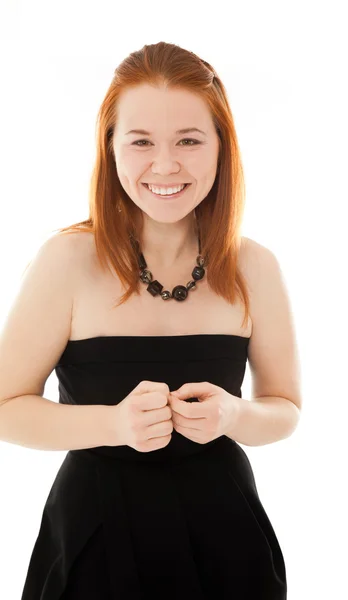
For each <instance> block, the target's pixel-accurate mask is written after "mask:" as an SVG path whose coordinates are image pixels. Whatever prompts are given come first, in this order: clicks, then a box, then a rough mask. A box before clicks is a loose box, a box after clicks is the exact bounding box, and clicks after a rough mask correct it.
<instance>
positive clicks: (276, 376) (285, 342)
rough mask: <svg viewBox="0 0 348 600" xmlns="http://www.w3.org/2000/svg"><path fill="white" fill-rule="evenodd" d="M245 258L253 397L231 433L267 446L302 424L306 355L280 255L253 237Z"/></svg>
mask: <svg viewBox="0 0 348 600" xmlns="http://www.w3.org/2000/svg"><path fill="white" fill-rule="evenodd" d="M240 263H241V268H242V271H243V275H244V276H245V277H246V279H247V283H248V286H249V289H250V311H251V316H252V335H251V337H250V343H249V346H248V362H249V366H250V370H251V376H252V399H251V400H245V399H242V398H241V399H240V411H239V416H238V417H237V420H236V423H235V424H234V426H233V431H230V432H229V433H228V434H227V435H228V437H231V438H232V439H234V440H235V441H237V442H238V441H239V442H240V443H242V444H245V445H247V446H261V445H264V444H271V443H272V442H276V441H278V440H281V439H284V438H287V437H289V436H290V435H291V434H292V433H293V431H294V430H295V429H296V427H297V424H298V421H299V418H300V414H301V408H302V394H301V377H300V361H299V356H298V348H297V343H296V332H295V326H294V320H293V314H292V309H291V303H290V298H289V294H288V292H287V288H286V283H285V277H284V274H283V272H282V270H281V267H280V264H279V262H278V260H277V258H276V257H275V255H274V254H273V252H271V251H270V250H268V248H266V247H264V246H262V245H261V244H257V243H256V242H255V241H254V240H251V239H250V238H247V243H246V244H245V247H244V251H243V253H242V254H241V260H240Z"/></svg>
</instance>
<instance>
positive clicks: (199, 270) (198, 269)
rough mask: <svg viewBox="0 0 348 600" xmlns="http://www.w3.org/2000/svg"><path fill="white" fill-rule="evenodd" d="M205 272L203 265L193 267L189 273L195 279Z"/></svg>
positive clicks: (200, 277) (202, 275)
mask: <svg viewBox="0 0 348 600" xmlns="http://www.w3.org/2000/svg"><path fill="white" fill-rule="evenodd" d="M204 273H205V269H203V267H195V268H194V269H193V271H192V273H191V275H192V277H193V279H195V280H196V281H197V280H199V279H203V277H204Z"/></svg>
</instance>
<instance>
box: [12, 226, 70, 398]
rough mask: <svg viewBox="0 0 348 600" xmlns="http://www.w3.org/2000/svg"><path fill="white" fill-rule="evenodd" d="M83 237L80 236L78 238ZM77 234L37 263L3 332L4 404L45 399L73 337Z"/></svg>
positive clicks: (58, 238) (59, 237) (60, 237)
mask: <svg viewBox="0 0 348 600" xmlns="http://www.w3.org/2000/svg"><path fill="white" fill-rule="evenodd" d="M78 235H79V234H78ZM77 241H78V240H77V237H76V236H75V235H74V234H71V235H70V234H69V235H68V234H64V233H59V234H55V235H53V236H52V237H50V238H49V239H47V240H46V241H45V242H44V243H43V244H42V245H41V246H40V247H39V249H38V251H37V252H36V253H35V255H34V256H33V257H32V258H31V260H30V262H29V263H28V264H27V266H26V268H25V269H24V272H23V273H22V276H21V281H20V285H19V289H18V291H17V293H16V295H15V297H14V299H13V302H12V305H11V306H10V310H9V312H8V314H7V317H6V319H5V321H4V323H3V326H2V329H1V332H0V404H2V403H3V402H5V401H7V400H8V399H11V398H14V397H16V396H21V395H27V394H38V395H42V394H43V391H44V386H45V382H46V380H47V378H48V376H49V375H50V373H51V372H52V370H53V368H54V366H55V365H56V364H57V360H58V359H59V357H60V356H61V354H62V352H63V350H64V348H65V347H66V344H67V342H68V340H69V336H70V328H71V314H72V306H73V292H74V286H75V277H74V275H75V272H76V269H75V265H76V260H75V259H76V256H77V255H78V252H76V249H79V244H78V243H77Z"/></svg>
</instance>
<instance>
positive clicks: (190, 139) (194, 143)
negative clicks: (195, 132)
mask: <svg viewBox="0 0 348 600" xmlns="http://www.w3.org/2000/svg"><path fill="white" fill-rule="evenodd" d="M180 141H181V142H193V144H184V146H195V145H196V144H201V143H202V142H199V141H198V140H194V139H192V138H185V139H183V140H180ZM140 142H149V140H136V141H135V142H133V143H132V146H137V145H138V144H139V143H140ZM143 145H144V146H145V144H140V145H139V148H140V147H141V146H143Z"/></svg>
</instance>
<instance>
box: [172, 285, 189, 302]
mask: <svg viewBox="0 0 348 600" xmlns="http://www.w3.org/2000/svg"><path fill="white" fill-rule="evenodd" d="M187 294H188V291H187V289H186V287H185V286H184V285H176V286H175V288H173V291H172V297H173V298H175V300H178V301H179V302H180V301H181V300H185V298H187Z"/></svg>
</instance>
